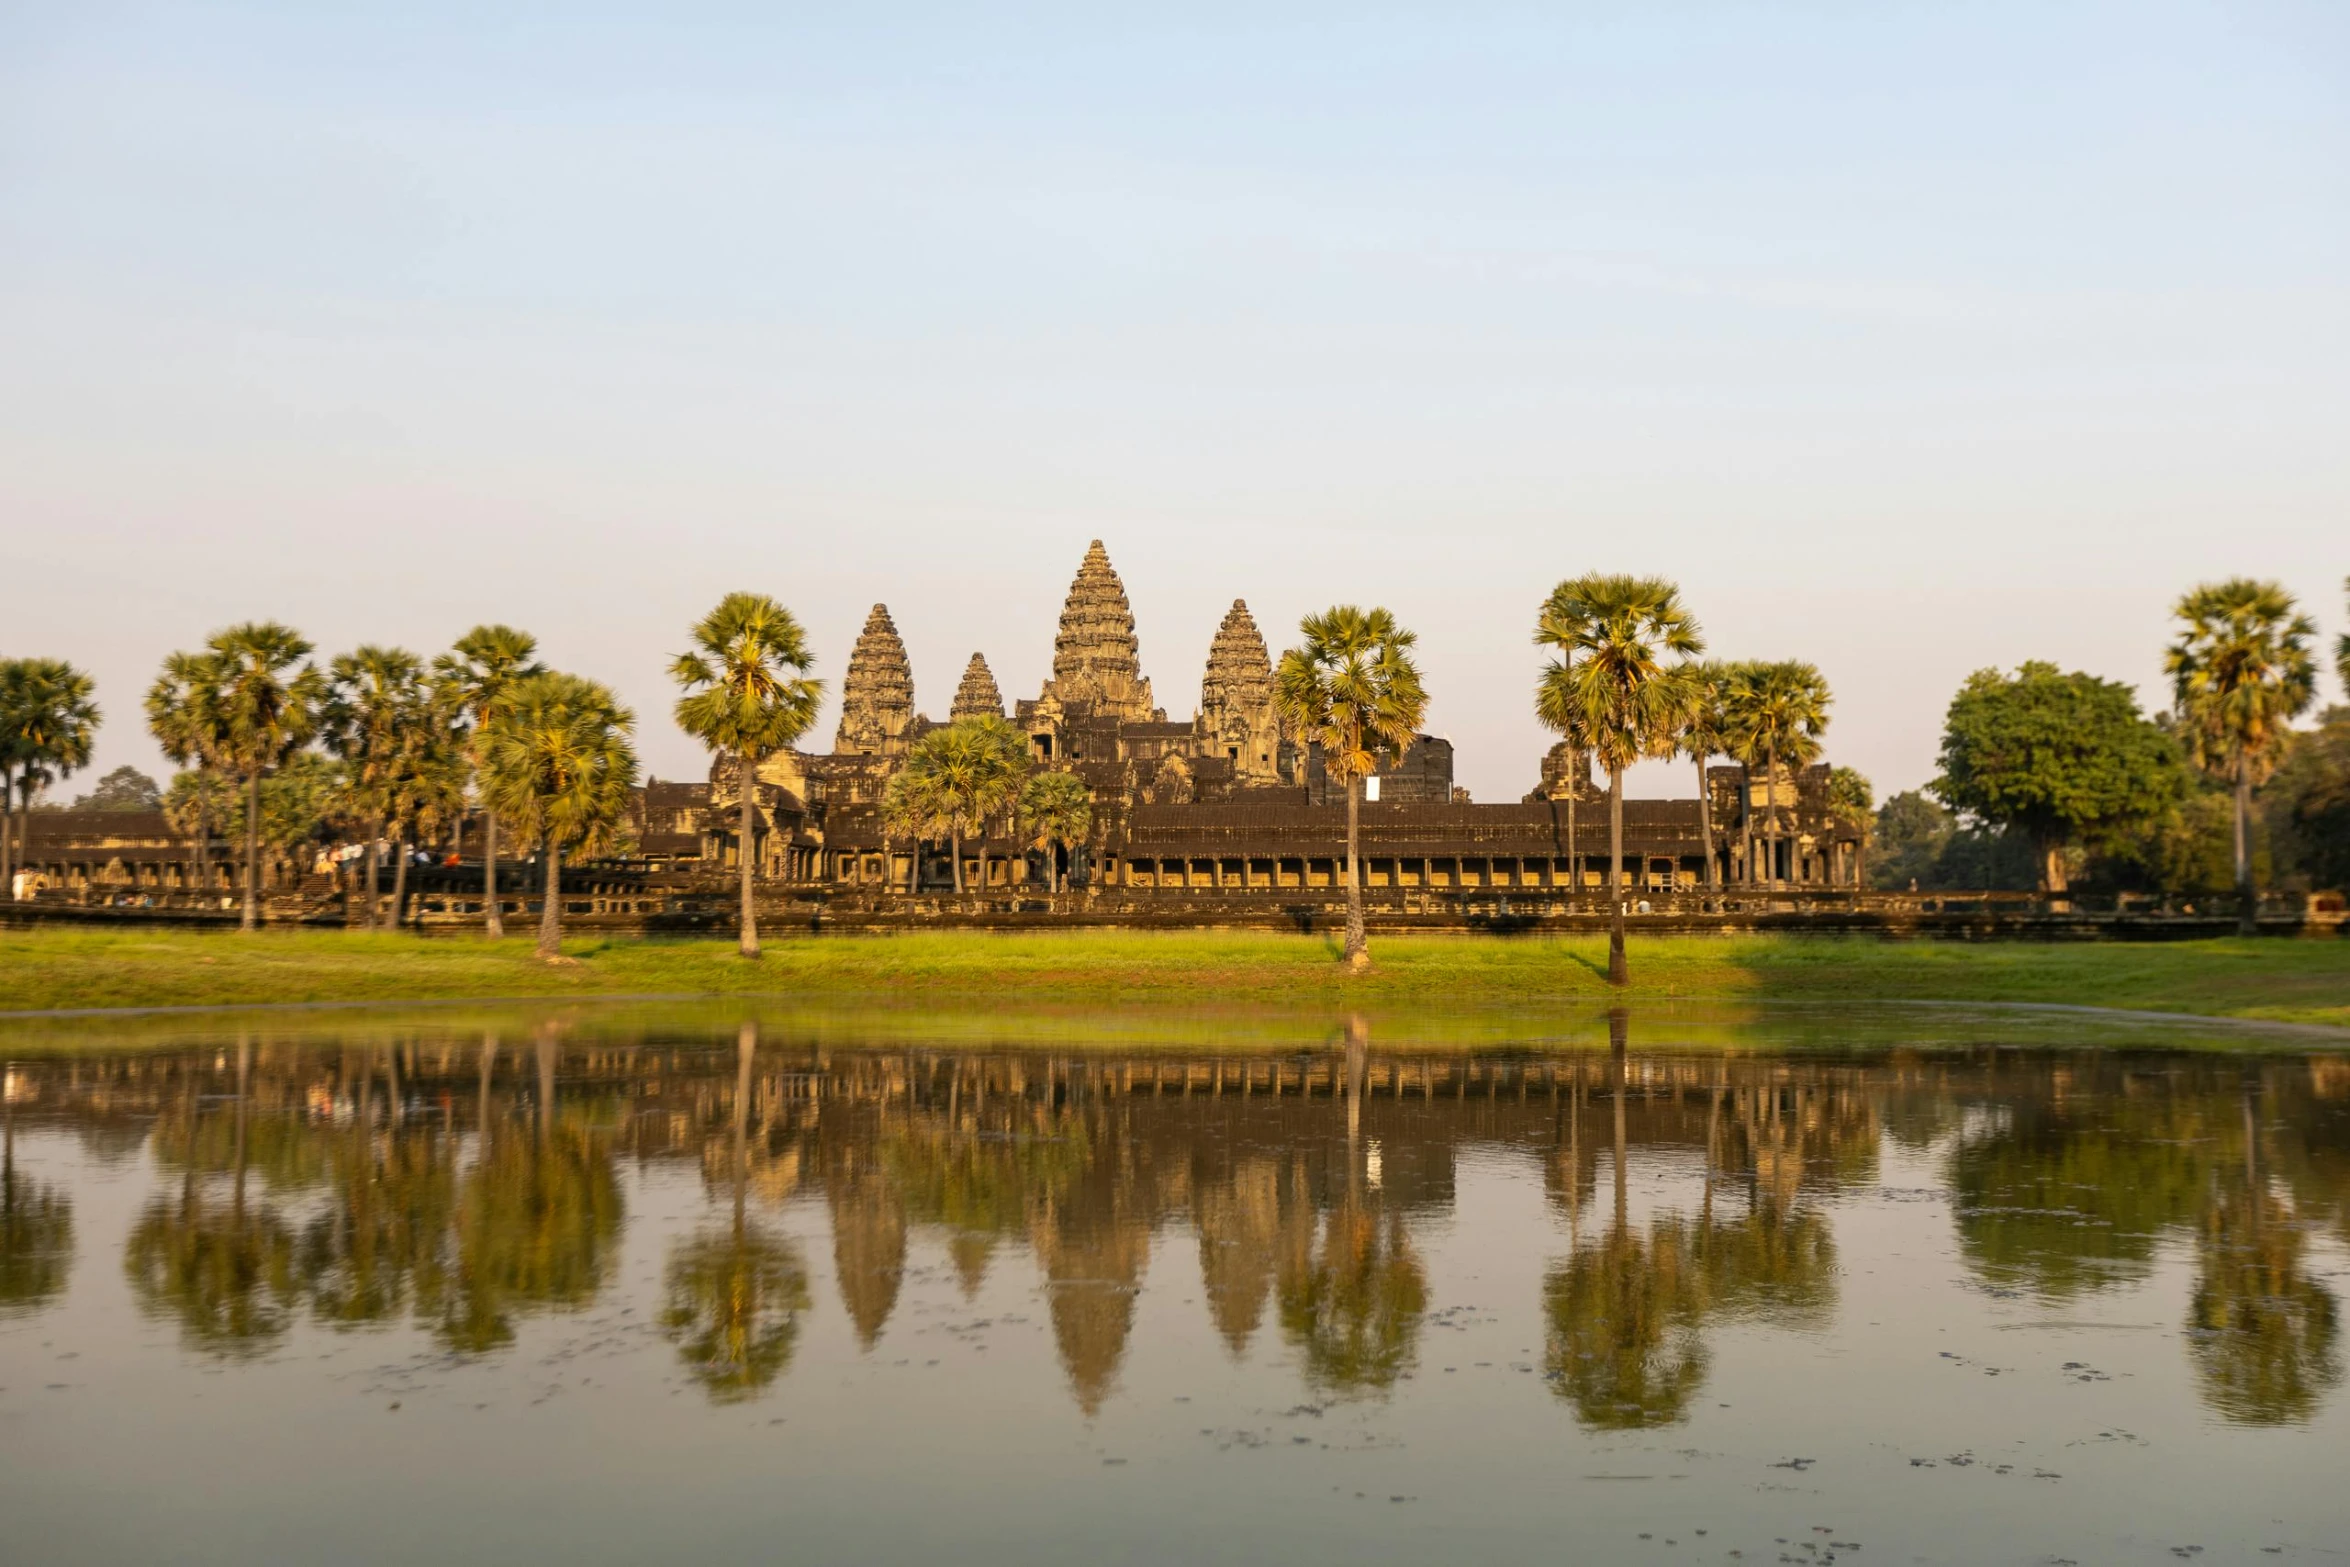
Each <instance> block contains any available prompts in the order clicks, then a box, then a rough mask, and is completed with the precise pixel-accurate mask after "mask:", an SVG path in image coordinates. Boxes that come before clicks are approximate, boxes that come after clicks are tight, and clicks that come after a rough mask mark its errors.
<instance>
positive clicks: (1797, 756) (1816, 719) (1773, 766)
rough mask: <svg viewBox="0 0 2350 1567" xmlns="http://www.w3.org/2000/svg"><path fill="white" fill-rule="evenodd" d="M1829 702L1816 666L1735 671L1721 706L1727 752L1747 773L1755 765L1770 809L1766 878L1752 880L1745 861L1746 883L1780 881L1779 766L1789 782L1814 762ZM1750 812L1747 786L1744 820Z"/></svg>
mask: <svg viewBox="0 0 2350 1567" xmlns="http://www.w3.org/2000/svg"><path fill="white" fill-rule="evenodd" d="M1831 701H1833V698H1832V697H1831V696H1830V695H1829V692H1828V681H1827V677H1826V676H1824V675H1822V674H1821V673H1820V671H1819V669H1818V667H1817V666H1816V665H1812V664H1807V663H1804V662H1803V661H1802V660H1800V659H1775V660H1770V661H1766V662H1762V663H1744V664H1739V665H1737V666H1735V669H1734V671H1733V673H1732V676H1731V681H1730V686H1729V691H1728V694H1727V697H1726V699H1725V704H1724V705H1725V707H1726V708H1727V710H1728V713H1729V725H1730V729H1731V731H1732V736H1733V740H1732V748H1733V750H1734V751H1735V752H1736V753H1737V754H1738V756H1739V759H1740V761H1741V763H1742V764H1743V765H1744V766H1745V767H1746V768H1747V769H1748V770H1749V772H1750V773H1751V771H1752V768H1753V765H1754V763H1755V762H1756V761H1760V762H1761V763H1762V764H1763V779H1764V784H1763V787H1764V789H1765V790H1766V791H1767V792H1768V794H1769V796H1770V806H1771V810H1770V815H1769V816H1768V817H1767V818H1766V821H1765V828H1764V833H1763V840H1764V845H1765V847H1764V851H1763V858H1764V859H1765V860H1767V861H1768V862H1769V874H1767V875H1765V876H1763V877H1760V878H1756V877H1755V876H1754V874H1753V870H1754V866H1753V861H1752V860H1751V859H1750V860H1749V861H1748V862H1747V875H1748V879H1749V880H1756V879H1759V880H1761V881H1764V882H1775V881H1778V880H1780V879H1781V878H1780V876H1779V874H1778V870H1779V858H1780V855H1779V848H1780V845H1781V844H1782V843H1783V842H1785V840H1786V830H1785V827H1784V825H1783V824H1782V822H1781V820H1780V817H1779V792H1780V791H1779V767H1780V765H1781V764H1782V763H1784V764H1785V765H1786V767H1787V771H1788V773H1789V775H1790V777H1792V775H1793V774H1795V773H1796V772H1798V771H1800V770H1801V769H1803V768H1804V767H1807V766H1809V765H1810V764H1811V763H1812V762H1814V761H1816V760H1818V759H1819V754H1820V736H1821V734H1823V733H1824V732H1825V731H1826V730H1827V727H1828V707H1829V704H1830V703H1831ZM1753 808H1754V788H1753V786H1752V784H1751V783H1750V784H1749V785H1748V786H1747V789H1746V802H1745V811H1746V814H1747V815H1748V816H1750V817H1751V816H1752V814H1753ZM1750 843H1751V839H1750ZM1749 852H1750V853H1751V852H1752V851H1751V848H1750V849H1749ZM1787 858H1788V861H1789V864H1788V869H1789V871H1790V872H1793V870H1794V869H1795V866H1794V863H1793V861H1794V856H1793V855H1792V854H1789V855H1788V856H1787Z"/></svg>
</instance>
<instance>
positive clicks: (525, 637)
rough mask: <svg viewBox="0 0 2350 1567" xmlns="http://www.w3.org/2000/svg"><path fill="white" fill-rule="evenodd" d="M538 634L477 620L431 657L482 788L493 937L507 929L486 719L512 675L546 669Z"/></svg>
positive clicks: (488, 920)
mask: <svg viewBox="0 0 2350 1567" xmlns="http://www.w3.org/2000/svg"><path fill="white" fill-rule="evenodd" d="M538 646H539V644H538V638H536V637H534V636H532V635H531V634H530V633H529V632H527V631H517V630H515V629H514V628H513V627H512V626H476V627H474V628H473V629H472V630H471V631H468V632H467V633H465V635H463V636H461V637H459V638H458V639H457V645H456V647H455V648H454V649H452V650H451V651H449V652H447V653H443V654H442V655H441V656H440V657H439V658H437V659H435V660H433V666H432V667H433V677H434V679H435V680H436V681H437V682H438V683H439V685H440V687H441V689H442V691H444V692H445V693H447V695H448V696H449V698H450V700H452V701H453V702H454V703H455V704H456V705H457V707H458V709H459V710H460V711H461V712H462V713H463V714H464V716H465V720H466V723H467V724H468V726H469V732H468V734H467V737H466V739H467V756H468V759H469V760H470V761H471V763H472V765H473V776H474V786H475V788H476V789H478V790H480V791H481V795H482V811H481V838H482V844H481V865H482V905H481V906H482V911H483V916H482V928H483V930H484V931H486V932H487V933H488V934H489V935H490V936H491V937H492V938H493V939H494V938H496V937H499V936H503V935H505V934H506V921H505V918H504V916H503V915H502V914H501V913H500V912H499V908H498V813H497V811H496V810H495V809H494V808H492V807H491V805H490V803H489V790H488V784H487V782H486V781H485V779H486V773H485V767H484V752H485V748H486V746H487V745H488V740H489V726H490V720H491V719H492V718H494V717H495V716H496V715H497V713H498V710H499V708H500V707H502V706H503V705H504V704H505V701H506V694H507V692H509V691H510V690H512V689H513V687H514V684H515V682H516V681H520V680H528V679H529V678H530V677H531V676H533V675H543V674H545V673H546V669H545V668H544V667H543V666H542V665H540V664H539V663H537V662H536V661H535V660H534V659H533V658H532V655H533V654H535V653H536V652H537V651H538Z"/></svg>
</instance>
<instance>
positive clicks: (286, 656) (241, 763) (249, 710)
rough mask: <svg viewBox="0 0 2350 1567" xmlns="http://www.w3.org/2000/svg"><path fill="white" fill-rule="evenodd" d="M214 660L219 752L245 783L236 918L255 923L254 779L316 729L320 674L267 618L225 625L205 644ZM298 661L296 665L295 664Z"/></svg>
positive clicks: (297, 643) (305, 650) (321, 698)
mask: <svg viewBox="0 0 2350 1567" xmlns="http://www.w3.org/2000/svg"><path fill="white" fill-rule="evenodd" d="M206 646H207V648H208V649H209V651H210V653H211V656H212V658H213V659H214V660H215V661H217V663H218V665H219V682H220V686H219V691H220V695H219V702H220V717H221V725H222V730H223V733H224V735H225V740H226V743H225V745H224V746H223V748H222V759H223V760H224V762H225V763H226V764H227V766H228V768H229V770H230V771H231V772H232V773H233V774H234V775H235V776H236V778H237V779H238V780H239V782H240V783H241V784H242V785H243V786H244V790H245V805H246V809H245V887H244V902H243V908H242V910H241V912H240V913H239V914H238V924H239V925H240V926H241V927H242V928H243V929H245V930H248V931H250V930H252V929H253V928H254V927H255V926H256V925H257V924H258V923H259V910H260V897H261V881H260V877H261V780H262V779H264V778H266V777H268V776H269V775H270V774H271V773H273V772H275V771H276V770H277V769H278V768H279V767H281V766H283V765H284V763H285V761H286V759H287V758H288V757H290V756H292V755H293V754H294V753H295V752H297V751H299V750H301V749H302V748H303V747H304V746H306V745H308V744H309V743H310V741H311V739H312V737H314V736H315V735H316V734H317V732H318V719H319V710H320V708H321V707H322V706H323V705H324V704H325V701H326V697H327V685H326V677H325V676H324V675H322V674H320V673H319V672H318V670H317V669H315V668H314V667H312V666H311V665H308V664H304V663H302V660H303V659H305V658H307V657H308V656H309V655H310V644H309V643H308V642H307V641H305V640H303V638H302V636H301V634H300V633H298V632H296V631H295V630H293V629H292V628H291V627H289V626H281V625H279V624H277V623H276V622H275V621H250V622H247V623H246V624H244V625H240V626H231V627H229V629H228V630H226V631H223V632H221V633H220V634H219V635H218V636H215V637H214V638H213V639H212V640H211V641H210V642H209V643H207V644H206ZM297 665H299V666H300V667H299V668H297V667H296V666H297Z"/></svg>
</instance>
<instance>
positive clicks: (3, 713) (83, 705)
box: [0, 658, 100, 890]
mask: <svg viewBox="0 0 2350 1567" xmlns="http://www.w3.org/2000/svg"><path fill="white" fill-rule="evenodd" d="M10 665H11V667H10V669H9V672H8V674H7V676H6V678H5V681H4V683H0V704H4V705H0V760H4V761H5V762H6V764H8V766H9V770H10V772H11V773H13V775H14V781H15V784H16V789H17V793H18V795H19V800H18V803H17V807H16V810H15V825H16V834H17V841H16V852H15V854H14V855H13V856H11V859H10V863H11V864H18V863H22V861H23V859H24V856H25V850H26V827H27V823H26V821H25V818H26V816H27V815H29V814H30V812H31V810H32V807H33V802H34V801H35V800H36V799H38V798H39V796H40V792H41V791H42V790H43V789H45V788H47V787H48V786H49V785H50V784H53V783H57V782H59V781H61V780H63V779H66V778H70V777H71V776H73V774H75V773H76V772H79V771H80V770H81V769H82V768H84V767H87V766H89V765H90V747H91V745H92V743H93V742H94V741H95V740H96V738H97V734H98V723H99V719H100V714H99V712H98V703H97V701H96V699H95V696H94V693H95V691H96V689H97V687H96V684H95V682H93V681H92V680H91V679H90V677H89V676H88V675H86V674H84V673H82V671H80V670H78V669H76V668H74V667H73V665H71V664H69V663H67V662H65V660H63V659H60V658H24V659H14V660H11V661H10ZM7 825H8V818H7V817H6V816H0V831H4V830H5V829H6V827H7ZM11 890H13V888H12V889H11Z"/></svg>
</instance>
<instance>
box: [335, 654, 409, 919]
mask: <svg viewBox="0 0 2350 1567" xmlns="http://www.w3.org/2000/svg"><path fill="white" fill-rule="evenodd" d="M327 679H328V681H329V683H330V690H331V695H330V696H329V697H328V699H327V703H326V707H325V709H324V711H323V712H322V713H321V714H320V715H319V717H320V724H319V727H320V729H321V731H322V733H323V738H324V740H325V742H326V748H327V750H328V751H329V752H331V753H333V754H334V755H335V756H338V757H340V758H342V760H343V763H344V765H345V767H346V769H347V771H346V773H345V782H346V786H347V789H348V799H349V801H350V807H351V814H352V815H353V816H355V817H357V818H358V819H359V820H360V821H361V822H363V823H365V824H366V827H367V871H366V886H367V893H366V896H365V898H364V899H363V900H362V901H361V903H360V908H361V910H362V911H363V913H362V916H361V920H360V924H361V927H362V928H363V929H366V930H373V929H375V926H376V917H377V913H378V911H379V910H380V908H381V906H382V901H383V900H382V898H381V897H380V896H379V895H378V889H379V888H381V887H382V885H383V879H382V875H381V871H382V860H381V854H382V847H381V846H382V843H383V838H384V832H385V828H386V825H387V823H388V821H389V819H390V817H391V815H392V809H393V793H394V790H395V788H396V787H397V784H398V780H399V776H400V772H401V769H402V766H403V758H404V757H405V755H406V753H407V752H408V750H409V749H410V747H411V746H413V745H414V744H415V741H416V736H415V733H414V731H415V730H416V728H417V727H418V724H419V721H420V717H421V713H422V709H423V706H424V661H423V660H422V659H420V658H418V657H417V656H416V655H415V654H414V653H411V652H409V651H408V650H407V649H406V648H397V647H376V646H373V645H370V646H367V647H362V648H359V649H357V650H355V651H353V652H349V653H344V654H342V655H340V656H339V657H337V658H336V659H335V660H334V662H333V663H332V664H330V665H328V666H327ZM405 864H406V859H405V856H404V855H403V857H402V866H403V868H405ZM396 913H397V910H396V909H395V915H396Z"/></svg>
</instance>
